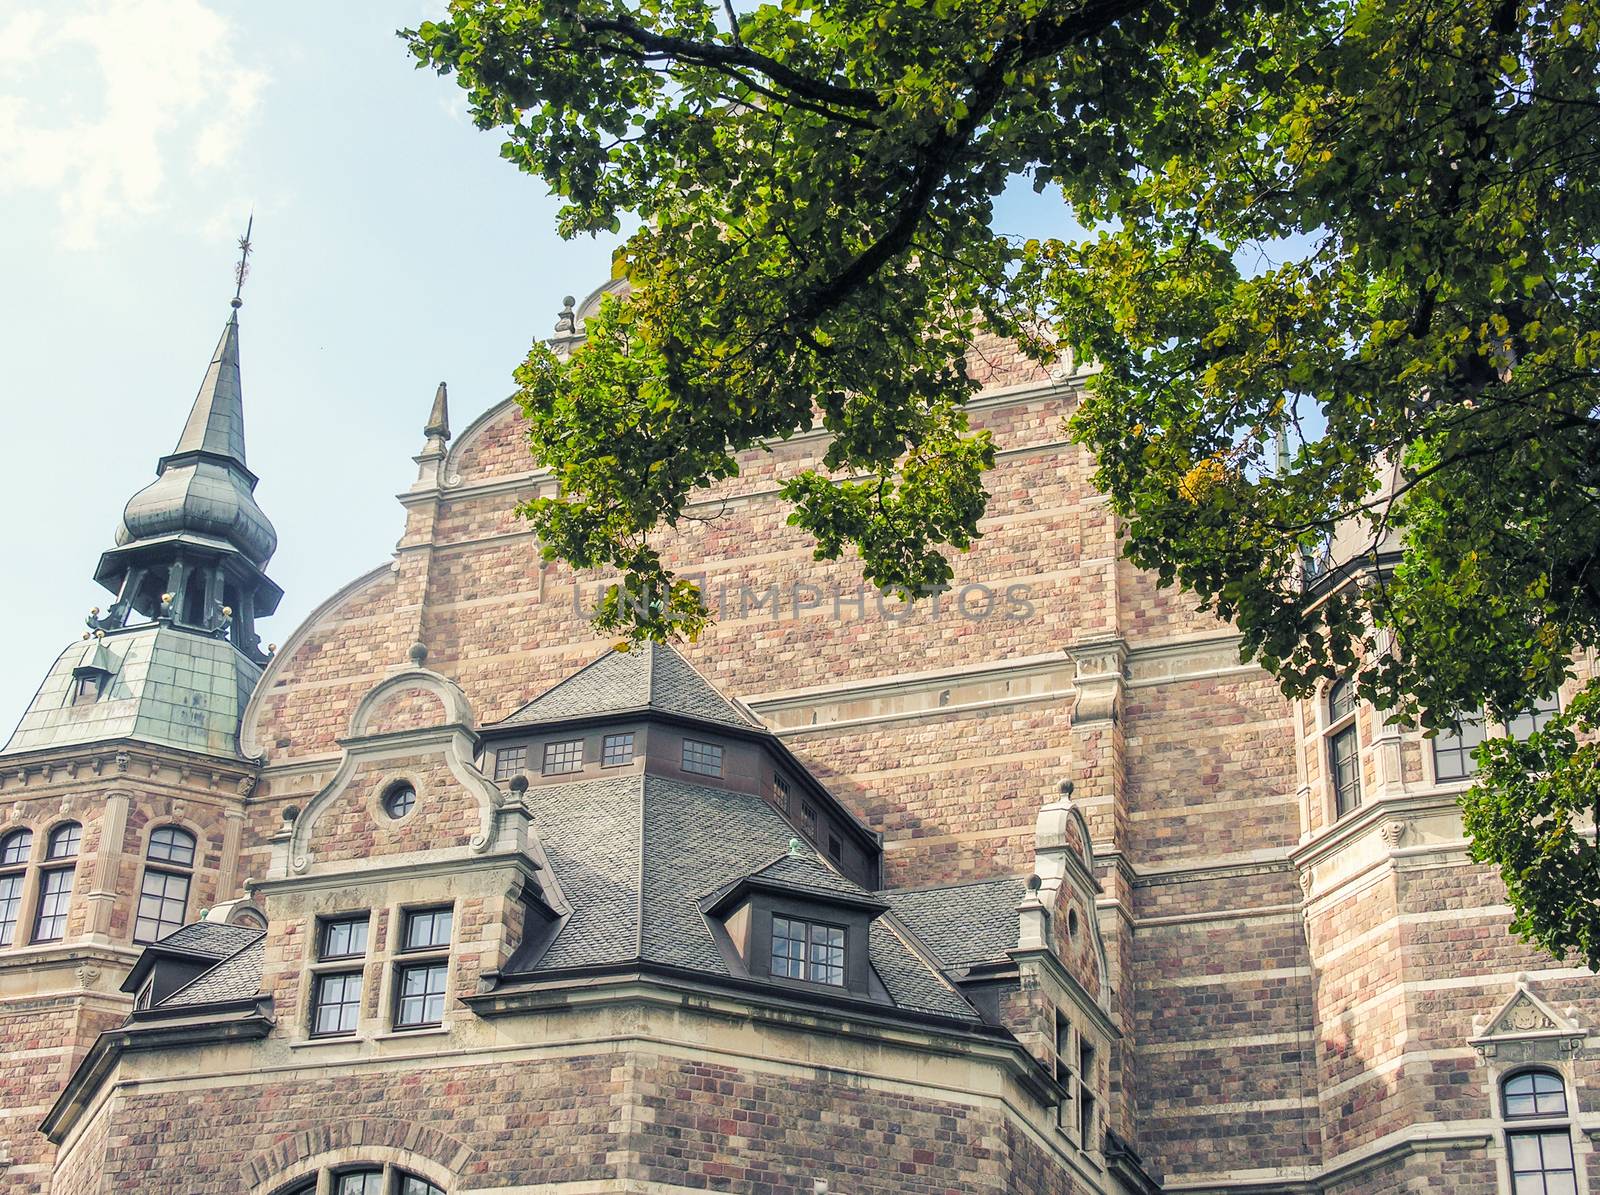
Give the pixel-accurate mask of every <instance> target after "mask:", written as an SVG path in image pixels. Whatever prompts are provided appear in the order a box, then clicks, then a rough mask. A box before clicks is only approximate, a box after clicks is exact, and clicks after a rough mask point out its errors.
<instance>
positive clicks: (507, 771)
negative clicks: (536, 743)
mask: <svg viewBox="0 0 1600 1195" xmlns="http://www.w3.org/2000/svg"><path fill="white" fill-rule="evenodd" d="M527 770H528V749H527V748H526V747H502V748H500V750H498V751H496V752H495V753H494V778H495V779H496V780H510V779H511V777H513V776H515V775H516V774H517V773H518V772H525V771H527Z"/></svg>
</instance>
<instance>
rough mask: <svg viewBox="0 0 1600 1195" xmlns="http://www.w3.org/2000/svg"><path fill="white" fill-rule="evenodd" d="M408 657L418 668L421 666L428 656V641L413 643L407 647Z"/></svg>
mask: <svg viewBox="0 0 1600 1195" xmlns="http://www.w3.org/2000/svg"><path fill="white" fill-rule="evenodd" d="M406 658H407V659H409V660H410V661H411V662H412V663H413V664H415V665H416V666H417V667H418V668H421V667H422V665H423V663H424V661H426V660H427V658H428V645H427V644H426V643H413V644H412V645H411V646H410V647H409V648H407V649H406Z"/></svg>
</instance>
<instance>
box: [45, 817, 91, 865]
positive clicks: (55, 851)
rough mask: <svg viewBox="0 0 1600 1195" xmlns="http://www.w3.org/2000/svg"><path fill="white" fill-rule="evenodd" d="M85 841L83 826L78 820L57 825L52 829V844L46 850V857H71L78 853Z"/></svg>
mask: <svg viewBox="0 0 1600 1195" xmlns="http://www.w3.org/2000/svg"><path fill="white" fill-rule="evenodd" d="M82 841H83V827H82V826H80V825H79V824H78V823H77V822H68V823H67V824H66V825H64V826H57V827H56V828H55V829H54V830H52V831H50V846H49V849H48V850H46V851H45V853H44V857H45V858H46V859H70V858H72V857H73V856H74V855H76V854H77V853H78V847H79V845H80V844H81V843H82Z"/></svg>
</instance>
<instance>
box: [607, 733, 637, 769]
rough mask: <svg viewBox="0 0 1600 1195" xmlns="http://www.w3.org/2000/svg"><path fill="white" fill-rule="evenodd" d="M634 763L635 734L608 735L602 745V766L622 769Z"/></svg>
mask: <svg viewBox="0 0 1600 1195" xmlns="http://www.w3.org/2000/svg"><path fill="white" fill-rule="evenodd" d="M632 762H633V733H632V732H631V731H630V732H629V733H627V734H608V735H606V737H605V738H604V740H602V742H601V744H600V766H601V767H605V768H620V767H621V766H622V765H623V764H629V763H632Z"/></svg>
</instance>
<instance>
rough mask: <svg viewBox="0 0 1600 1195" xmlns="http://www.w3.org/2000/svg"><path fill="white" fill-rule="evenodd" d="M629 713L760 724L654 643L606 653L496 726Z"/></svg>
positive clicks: (672, 652) (748, 726)
mask: <svg viewBox="0 0 1600 1195" xmlns="http://www.w3.org/2000/svg"><path fill="white" fill-rule="evenodd" d="M632 711H650V712H654V713H663V714H677V715H679V716H682V717H688V718H699V719H702V720H703V721H707V722H720V723H722V724H723V725H725V726H738V727H741V728H743V729H754V730H759V729H761V724H760V723H759V722H756V721H755V720H754V719H753V718H751V717H750V716H749V715H747V714H745V713H744V712H743V711H742V710H740V709H739V708H738V707H737V706H736V705H734V704H733V703H732V702H731V701H729V700H728V699H727V698H725V697H723V696H722V694H720V693H718V692H717V691H716V689H715V688H713V687H712V685H711V682H710V681H708V680H706V679H705V677H703V676H701V675H700V674H699V673H698V672H696V671H695V670H694V667H693V666H692V665H691V664H690V663H689V661H688V660H686V659H684V658H683V657H682V656H681V655H679V654H678V652H677V651H676V650H675V649H673V648H671V647H669V646H667V645H666V644H663V643H654V642H652V643H646V644H644V645H642V646H636V647H633V648H632V649H630V650H628V651H617V650H616V649H615V648H613V649H611V650H609V651H607V652H606V653H605V655H603V656H601V657H599V658H598V659H596V660H593V661H591V662H590V663H589V664H587V665H585V666H584V667H583V668H580V669H579V670H578V671H577V672H575V673H573V674H572V675H571V676H569V677H567V679H566V680H564V681H562V682H561V683H560V684H558V685H556V686H555V687H554V688H552V689H548V690H546V691H545V692H544V693H542V694H540V695H539V696H538V697H535V698H534V699H533V700H532V701H530V702H528V704H527V705H525V706H523V707H522V708H521V709H519V710H517V711H516V712H515V713H514V714H511V715H510V716H509V717H506V718H504V719H502V720H501V721H500V722H498V723H496V724H495V725H497V726H521V725H527V724H529V723H534V722H559V721H563V720H565V719H568V718H583V717H589V716H592V715H596V714H620V713H625V712H632Z"/></svg>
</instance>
